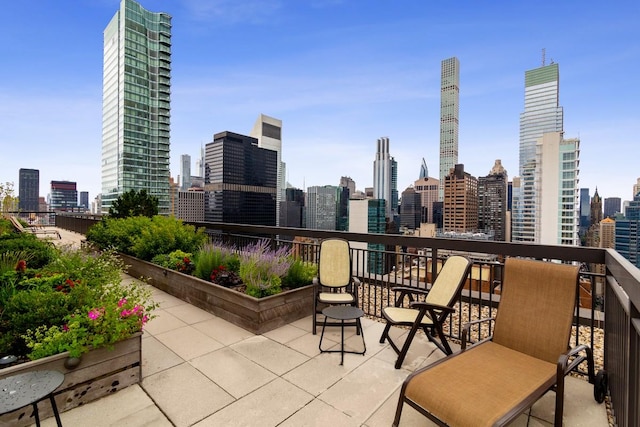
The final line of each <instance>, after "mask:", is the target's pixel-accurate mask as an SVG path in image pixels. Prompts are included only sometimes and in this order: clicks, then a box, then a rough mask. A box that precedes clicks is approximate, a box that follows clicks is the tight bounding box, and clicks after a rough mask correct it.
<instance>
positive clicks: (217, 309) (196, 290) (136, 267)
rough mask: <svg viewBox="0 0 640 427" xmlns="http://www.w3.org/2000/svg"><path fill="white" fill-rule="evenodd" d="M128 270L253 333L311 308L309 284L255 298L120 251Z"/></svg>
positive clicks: (301, 315)
mask: <svg viewBox="0 0 640 427" xmlns="http://www.w3.org/2000/svg"><path fill="white" fill-rule="evenodd" d="M120 256H121V258H122V260H123V262H124V263H125V264H126V265H128V274H129V275H131V276H133V277H144V278H145V280H148V281H149V284H151V285H153V286H154V287H156V288H158V289H161V290H163V291H165V292H167V293H169V294H171V295H173V296H175V297H177V298H180V299H181V300H183V301H186V302H188V303H190V304H193V305H195V306H196V307H200V308H202V309H203V310H206V311H208V312H210V313H212V314H215V315H216V316H218V317H221V318H223V319H225V320H227V321H229V322H231V323H233V324H235V325H237V326H240V327H241V328H244V329H246V330H248V331H250V332H252V333H254V334H262V333H264V332H268V331H270V330H273V329H276V328H278V327H280V326H283V325H286V324H287V323H291V322H293V321H295V320H298V319H301V318H303V317H306V316H310V315H311V314H312V312H313V285H308V286H303V287H301V288H297V289H293V290H289V291H283V292H281V293H278V294H275V295H271V296H267V297H263V298H255V297H252V296H250V295H246V294H243V293H241V292H238V291H235V290H233V289H229V288H225V287H224V286H220V285H217V284H215V283H211V282H207V281H205V280H202V279H199V278H197V277H194V276H190V275H187V274H183V273H180V272H178V271H174V270H172V269H168V268H164V267H161V266H158V265H156V264H153V263H151V262H147V261H143V260H140V259H138V258H135V257H132V256H129V255H124V254H120Z"/></svg>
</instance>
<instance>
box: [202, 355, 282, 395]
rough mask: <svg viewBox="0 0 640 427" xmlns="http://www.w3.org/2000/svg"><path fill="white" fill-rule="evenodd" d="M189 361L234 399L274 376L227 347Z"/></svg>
mask: <svg viewBox="0 0 640 427" xmlns="http://www.w3.org/2000/svg"><path fill="white" fill-rule="evenodd" d="M190 363H191V365H193V367H195V368H196V369H197V370H199V371H200V372H202V373H203V374H205V375H206V376H207V377H209V378H210V379H211V380H212V381H213V382H215V383H216V384H217V385H219V386H220V387H222V388H223V389H224V390H225V391H226V392H227V393H229V394H230V395H232V396H233V397H234V398H236V399H239V398H241V397H242V396H244V395H246V394H248V393H251V392H252V391H254V390H256V389H258V388H260V387H262V386H263V385H265V384H267V383H268V382H270V381H273V380H274V379H275V378H276V375H275V374H274V373H273V372H271V371H269V370H267V369H266V368H263V367H262V366H260V365H258V364H256V363H254V362H252V361H250V360H249V359H246V358H245V357H244V356H242V355H240V354H238V353H236V352H235V351H233V350H231V349H230V348H228V347H225V348H223V349H220V350H217V351H214V352H212V353H209V354H206V355H204V356H201V357H197V358H195V359H193V360H192V361H191V362H190Z"/></svg>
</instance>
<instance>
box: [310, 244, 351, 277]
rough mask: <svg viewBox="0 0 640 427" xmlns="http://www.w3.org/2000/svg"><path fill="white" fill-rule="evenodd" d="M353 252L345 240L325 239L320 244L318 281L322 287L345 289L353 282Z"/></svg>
mask: <svg viewBox="0 0 640 427" xmlns="http://www.w3.org/2000/svg"><path fill="white" fill-rule="evenodd" d="M351 274H352V272H351V250H350V249H349V242H348V241H347V240H344V239H339V238H331V239H325V240H323V241H322V242H321V243H320V259H319V260H318V279H319V281H320V284H321V285H322V286H328V287H336V288H338V287H344V286H347V285H348V284H349V283H350V281H351Z"/></svg>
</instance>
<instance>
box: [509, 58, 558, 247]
mask: <svg viewBox="0 0 640 427" xmlns="http://www.w3.org/2000/svg"><path fill="white" fill-rule="evenodd" d="M559 94H560V71H559V68H558V64H551V65H547V66H544V65H543V66H542V67H540V68H536V69H533V70H529V71H526V72H525V88H524V112H522V113H521V114H520V161H519V174H520V176H519V184H520V186H519V188H518V189H517V191H516V192H515V194H514V196H515V197H514V201H513V218H512V221H513V235H512V240H513V241H516V242H536V237H535V235H536V223H535V219H536V217H537V216H538V217H539V215H538V214H537V212H536V199H537V198H539V197H540V195H538V194H536V193H535V188H536V187H535V185H534V179H535V178H534V175H535V168H536V145H537V143H538V140H540V138H542V136H543V134H544V133H546V132H562V131H563V110H562V107H561V106H560V104H559ZM538 227H539V224H538Z"/></svg>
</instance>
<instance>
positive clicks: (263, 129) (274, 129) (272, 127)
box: [249, 114, 287, 225]
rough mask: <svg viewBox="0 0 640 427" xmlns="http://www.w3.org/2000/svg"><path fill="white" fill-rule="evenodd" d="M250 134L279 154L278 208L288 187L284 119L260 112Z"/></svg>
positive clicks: (264, 146) (260, 143)
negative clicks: (283, 131) (283, 136)
mask: <svg viewBox="0 0 640 427" xmlns="http://www.w3.org/2000/svg"><path fill="white" fill-rule="evenodd" d="M249 136H251V137H253V138H256V139H257V140H258V147H260V148H265V149H267V150H273V151H275V152H276V156H277V160H276V163H277V166H278V170H277V180H276V187H277V189H276V209H279V208H278V207H279V206H280V202H281V201H282V199H283V196H284V190H285V188H287V184H286V182H285V180H286V177H285V165H284V163H282V120H279V119H275V118H273V117H269V116H267V115H264V114H260V116H258V119H257V120H256V122H255V124H254V125H253V129H252V130H251V133H249ZM279 221H280V218H279V215H276V225H279Z"/></svg>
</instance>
